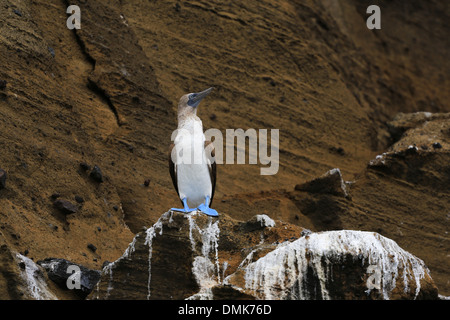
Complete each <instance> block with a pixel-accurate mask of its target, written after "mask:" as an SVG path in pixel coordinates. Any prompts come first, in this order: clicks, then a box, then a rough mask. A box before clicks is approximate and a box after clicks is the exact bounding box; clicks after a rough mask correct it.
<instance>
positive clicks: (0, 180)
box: [0, 169, 6, 190]
mask: <svg viewBox="0 0 450 320" xmlns="http://www.w3.org/2000/svg"><path fill="white" fill-rule="evenodd" d="M5 188H6V171H5V170H3V169H0V190H1V189H5Z"/></svg>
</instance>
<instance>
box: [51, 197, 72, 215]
mask: <svg viewBox="0 0 450 320" xmlns="http://www.w3.org/2000/svg"><path fill="white" fill-rule="evenodd" d="M53 205H54V206H55V208H56V209H58V210H59V211H61V212H62V213H64V214H71V213H76V212H77V211H78V207H77V206H76V205H74V204H73V203H72V202H70V201H68V200H63V199H58V200H56V201H55V202H53Z"/></svg>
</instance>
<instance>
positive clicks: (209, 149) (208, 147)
mask: <svg viewBox="0 0 450 320" xmlns="http://www.w3.org/2000/svg"><path fill="white" fill-rule="evenodd" d="M205 152H206V157H208V159H209V160H210V161H211V165H209V166H208V168H209V175H210V176H211V185H212V192H211V201H210V202H209V206H210V207H211V205H212V201H213V198H214V191H215V189H216V175H217V171H216V161H215V160H214V159H212V158H211V157H215V156H216V150H215V149H214V145H213V143H212V142H211V141H205Z"/></svg>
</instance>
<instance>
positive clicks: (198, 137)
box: [169, 88, 219, 217]
mask: <svg viewBox="0 0 450 320" xmlns="http://www.w3.org/2000/svg"><path fill="white" fill-rule="evenodd" d="M212 90H213V88H209V89H206V90H204V91H202V92H198V93H188V94H185V95H184V96H182V97H181V99H180V102H179V103H178V129H177V134H176V137H175V140H174V143H173V144H172V145H171V146H170V152H169V170H170V176H171V177H172V182H173V185H174V187H175V190H176V191H177V193H178V196H179V197H180V200H181V203H182V204H183V208H182V209H178V208H171V210H174V211H181V212H186V213H188V212H192V211H197V210H198V211H201V212H203V213H204V214H206V215H208V216H213V217H216V216H218V215H219V214H218V213H217V211H216V210H214V209H212V208H211V203H212V200H213V197H214V189H215V187H216V163H215V161H214V160H213V157H214V146H213V144H212V142H211V141H206V139H205V135H204V134H203V125H202V121H201V120H200V118H199V117H198V116H197V107H198V105H199V104H200V102H201V101H202V99H203V98H205V97H206V96H207V95H208V94H209V93H210V92H211V91H212Z"/></svg>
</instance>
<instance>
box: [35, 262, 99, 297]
mask: <svg viewBox="0 0 450 320" xmlns="http://www.w3.org/2000/svg"><path fill="white" fill-rule="evenodd" d="M37 264H38V265H40V266H41V267H43V268H44V269H45V271H46V272H47V274H48V277H49V278H50V280H52V281H53V282H55V283H56V284H57V285H58V286H59V287H61V288H62V289H64V290H69V289H71V290H73V291H74V292H75V293H76V294H77V295H78V296H79V297H80V298H82V299H84V298H85V297H86V296H87V295H88V294H89V293H90V292H91V291H92V290H93V289H94V286H95V285H96V284H97V282H98V281H99V279H100V271H99V270H91V269H89V268H86V267H85V266H82V265H80V264H77V263H74V262H71V261H68V260H65V259H60V258H46V259H44V260H40V261H38V262H37ZM74 270H76V271H78V270H79V272H80V273H79V280H80V287H79V288H77V287H76V286H75V287H74V288H68V286H67V282H68V278H69V277H70V276H72V275H73V273H74ZM69 281H71V280H69Z"/></svg>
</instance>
